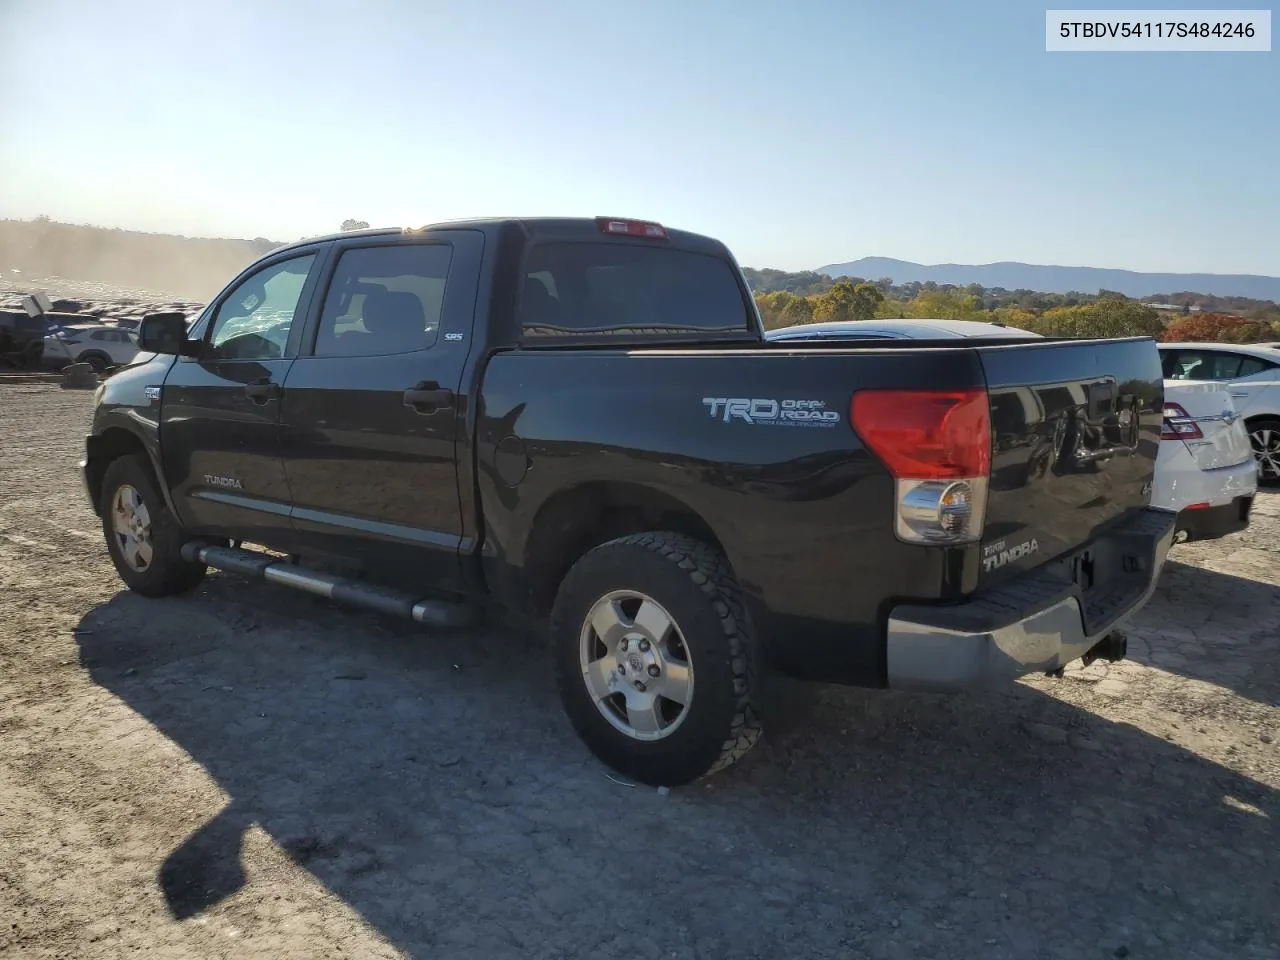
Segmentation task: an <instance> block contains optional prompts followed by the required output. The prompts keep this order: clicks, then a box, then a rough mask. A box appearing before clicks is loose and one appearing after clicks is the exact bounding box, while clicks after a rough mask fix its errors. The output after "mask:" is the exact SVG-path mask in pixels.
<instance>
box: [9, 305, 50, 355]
mask: <svg viewBox="0 0 1280 960" xmlns="http://www.w3.org/2000/svg"><path fill="white" fill-rule="evenodd" d="M43 363H44V323H43V322H42V321H41V320H39V319H38V318H36V317H30V316H28V315H27V314H26V312H25V311H21V310H0V367H10V368H16V369H19V370H39V369H40V368H41V366H42V365H43Z"/></svg>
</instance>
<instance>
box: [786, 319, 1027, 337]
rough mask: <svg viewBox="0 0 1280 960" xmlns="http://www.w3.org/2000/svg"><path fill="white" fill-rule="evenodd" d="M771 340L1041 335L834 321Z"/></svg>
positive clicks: (969, 325) (930, 323)
mask: <svg viewBox="0 0 1280 960" xmlns="http://www.w3.org/2000/svg"><path fill="white" fill-rule="evenodd" d="M765 336H766V337H767V338H768V339H770V340H819V339H828V338H830V339H835V340H850V339H867V340H879V339H885V338H888V339H895V338H897V339H916V340H921V339H924V340H927V339H951V338H955V337H1016V338H1019V339H1035V338H1039V337H1040V334H1038V333H1032V332H1031V331H1030V330H1020V329H1018V328H1017V327H1008V326H1005V325H1003V324H999V323H984V322H982V321H979V320H836V321H832V322H830V323H802V324H797V325H796V326H792V327H779V328H778V329H776V330H768V331H766V332H765Z"/></svg>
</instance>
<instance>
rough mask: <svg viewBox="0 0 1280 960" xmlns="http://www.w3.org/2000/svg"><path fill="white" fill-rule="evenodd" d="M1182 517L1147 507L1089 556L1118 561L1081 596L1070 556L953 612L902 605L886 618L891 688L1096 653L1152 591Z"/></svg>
mask: <svg viewBox="0 0 1280 960" xmlns="http://www.w3.org/2000/svg"><path fill="white" fill-rule="evenodd" d="M1175 524H1176V515H1175V514H1174V513H1172V512H1170V511H1167V510H1156V509H1148V510H1144V511H1143V512H1142V513H1141V514H1139V515H1138V517H1137V518H1136V519H1134V520H1132V521H1130V522H1128V523H1126V524H1125V525H1123V526H1121V527H1118V528H1116V529H1113V530H1110V531H1108V532H1107V533H1106V534H1105V535H1103V536H1102V537H1099V538H1098V540H1096V541H1094V543H1093V544H1090V545H1089V548H1090V549H1097V550H1098V551H1101V552H1106V553H1107V554H1108V555H1109V556H1110V557H1114V558H1115V559H1116V560H1117V561H1118V564H1117V566H1116V569H1117V570H1119V569H1123V570H1124V571H1125V572H1124V573H1123V574H1117V575H1115V576H1114V577H1110V578H1107V579H1104V580H1101V581H1100V582H1098V583H1096V584H1095V585H1094V586H1093V587H1092V588H1091V589H1089V590H1088V591H1084V590H1082V589H1081V587H1080V586H1079V585H1078V584H1077V583H1076V582H1075V579H1074V576H1073V572H1072V571H1073V558H1071V557H1067V558H1061V559H1059V560H1057V561H1054V562H1052V563H1049V564H1046V565H1045V566H1044V567H1041V568H1040V569H1038V570H1036V571H1033V572H1031V573H1029V574H1027V575H1025V576H1023V577H1019V578H1018V579H1016V580H1014V581H1012V582H1010V583H1009V584H1007V585H1003V586H1000V587H997V588H995V589H993V590H990V591H987V592H984V593H981V594H978V595H976V596H974V597H973V598H972V599H970V600H969V601H967V602H965V603H963V604H959V605H954V606H923V605H915V604H903V605H900V606H897V607H895V608H894V609H893V610H892V611H891V612H890V615H889V619H888V625H887V635H886V654H887V674H888V676H887V679H888V685H889V686H890V687H894V688H899V689H907V690H939V691H952V690H967V689H974V688H981V687H986V686H991V685H996V684H1001V683H1008V682H1010V681H1012V680H1014V679H1016V678H1017V677H1020V676H1023V675H1025V674H1029V673H1037V672H1043V671H1049V670H1056V669H1057V668H1058V667H1061V666H1064V665H1066V664H1067V663H1070V662H1071V661H1072V660H1075V659H1077V658H1079V657H1081V656H1083V655H1084V654H1086V653H1088V652H1089V650H1090V649H1092V648H1093V647H1095V646H1097V645H1098V644H1099V643H1100V642H1102V640H1103V639H1104V638H1105V637H1106V635H1107V634H1108V633H1110V632H1111V631H1112V630H1113V629H1115V627H1116V625H1117V624H1118V623H1119V622H1120V621H1121V620H1123V619H1124V618H1125V617H1127V616H1129V615H1130V614H1132V613H1134V612H1135V611H1137V610H1139V609H1141V607H1142V606H1143V605H1145V604H1146V602H1147V601H1148V600H1149V599H1150V597H1151V594H1152V593H1153V592H1154V591H1155V588H1156V583H1157V581H1158V580H1159V578H1160V571H1161V570H1162V569H1163V567H1164V562H1165V558H1166V557H1167V556H1168V553H1169V547H1170V546H1171V545H1172V543H1173V538H1174V529H1175Z"/></svg>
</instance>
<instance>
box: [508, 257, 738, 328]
mask: <svg viewBox="0 0 1280 960" xmlns="http://www.w3.org/2000/svg"><path fill="white" fill-rule="evenodd" d="M520 322H521V324H522V326H523V327H524V331H525V333H526V334H527V335H529V336H582V335H588V336H589V335H609V334H614V335H616V334H639V335H645V334H670V333H743V332H745V331H747V330H749V329H750V323H749V314H748V313H747V306H746V303H745V302H744V300H743V294H742V291H741V289H740V288H739V286H738V279H737V275H736V274H735V272H734V270H733V268H732V267H731V266H730V265H729V263H728V262H726V261H724V260H721V259H718V258H717V257H713V256H708V255H706V254H701V253H692V252H690V251H687V250H672V249H670V248H668V247H650V246H639V245H636V244H626V243H543V244H537V245H535V246H533V247H532V248H531V249H530V250H529V256H528V261H527V263H526V266H525V277H524V286H523V289H522V291H521V296H520Z"/></svg>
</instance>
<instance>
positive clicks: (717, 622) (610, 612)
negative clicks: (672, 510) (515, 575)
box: [551, 533, 761, 786]
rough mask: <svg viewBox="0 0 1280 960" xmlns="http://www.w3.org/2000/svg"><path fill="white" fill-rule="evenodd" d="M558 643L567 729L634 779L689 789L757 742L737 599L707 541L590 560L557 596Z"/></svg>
mask: <svg viewBox="0 0 1280 960" xmlns="http://www.w3.org/2000/svg"><path fill="white" fill-rule="evenodd" d="M551 639H552V644H553V653H554V657H555V667H556V677H557V682H558V684H559V688H560V697H561V700H562V702H563V704H564V708H565V712H566V713H567V714H568V716H569V720H570V722H571V723H572V724H573V727H574V729H575V730H576V731H577V733H578V735H579V736H580V737H581V738H582V740H583V741H584V742H585V743H586V745H587V747H588V748H589V749H590V750H591V751H592V752H593V753H594V754H595V755H596V756H597V757H598V758H599V759H600V760H602V761H603V762H604V763H606V764H608V765H609V766H610V767H612V768H614V769H615V770H617V771H618V772H619V773H621V774H623V775H625V776H628V777H631V778H633V779H635V780H638V781H640V782H642V783H647V784H651V785H658V786H660V785H668V786H678V785H680V784H685V783H689V782H691V781H693V780H696V779H697V778H699V777H701V776H704V775H706V774H709V773H713V772H715V771H717V770H720V769H723V768H725V767H727V766H729V765H730V764H732V763H734V762H735V761H736V760H738V759H739V758H740V757H742V756H743V755H744V754H746V752H747V751H748V750H750V749H751V747H752V746H754V745H755V743H756V741H757V740H759V738H760V733H761V728H760V722H759V719H758V716H757V713H756V710H755V706H754V704H753V703H752V692H753V689H752V688H753V683H752V673H753V659H754V650H753V641H752V637H751V635H750V629H749V625H748V622H747V618H746V615H745V612H744V610H743V606H742V599H741V593H740V589H739V587H738V584H737V581H736V580H735V578H734V576H733V573H732V571H731V570H730V569H729V565H728V563H727V561H726V560H725V559H724V557H722V556H721V555H720V554H719V553H718V552H717V551H715V550H713V549H712V548H711V547H709V546H707V545H706V544H704V543H701V542H700V541H698V540H695V539H693V538H691V537H687V536H684V535H681V534H676V533H645V534H636V535H634V536H629V537H622V538H620V539H617V540H612V541H610V542H609V543H605V544H602V545H601V546H598V547H596V548H595V549H593V550H591V551H589V552H588V553H586V554H585V555H584V556H583V557H582V558H581V559H580V560H578V562H577V563H576V564H574V566H573V568H572V569H571V570H570V571H569V573H568V575H567V576H566V577H565V579H564V582H563V583H562V584H561V586H560V590H559V593H558V594H557V596H556V601H555V605H554V607H553V609H552V613H551Z"/></svg>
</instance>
